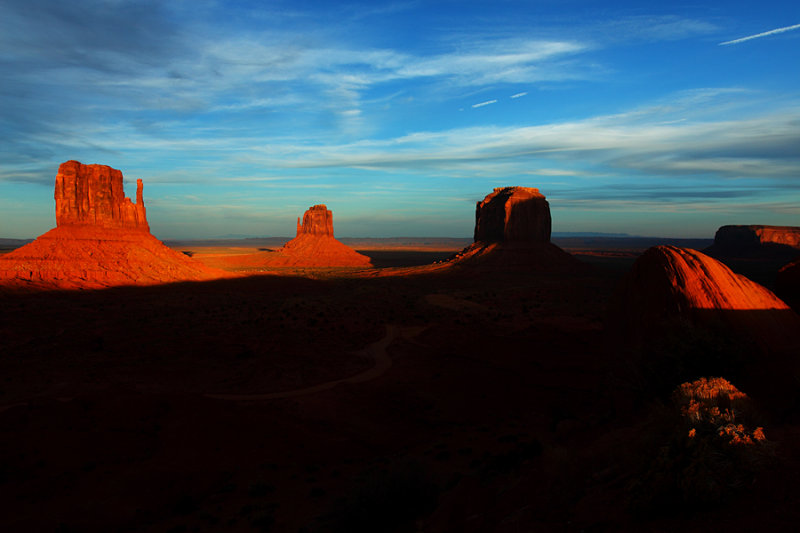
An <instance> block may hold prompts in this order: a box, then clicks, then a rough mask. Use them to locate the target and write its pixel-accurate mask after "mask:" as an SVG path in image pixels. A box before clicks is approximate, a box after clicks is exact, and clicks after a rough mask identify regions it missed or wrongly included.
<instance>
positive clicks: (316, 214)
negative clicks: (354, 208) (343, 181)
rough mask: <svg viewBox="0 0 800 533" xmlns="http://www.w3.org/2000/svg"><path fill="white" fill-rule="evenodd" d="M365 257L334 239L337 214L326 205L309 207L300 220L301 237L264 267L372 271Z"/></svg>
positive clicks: (298, 224)
mask: <svg viewBox="0 0 800 533" xmlns="http://www.w3.org/2000/svg"><path fill="white" fill-rule="evenodd" d="M371 265H372V263H371V262H370V259H369V257H367V256H365V255H362V254H360V253H358V252H356V251H355V250H353V249H352V248H350V247H349V246H347V245H346V244H342V243H341V242H339V241H338V240H336V239H335V238H334V236H333V214H332V213H331V211H330V210H329V209H328V208H327V207H326V206H325V205H322V204H320V205H315V206H312V207H309V208H308V210H307V211H306V212H305V213H304V214H303V218H302V222H301V219H300V218H298V219H297V236H296V237H295V238H294V239H292V240H291V241H289V242H287V243H286V244H284V245H283V247H282V248H280V249H279V250H277V252H276V253H274V254H270V255H269V256H267V257H266V258H265V260H264V262H263V266H280V267H282V266H287V267H289V266H291V267H368V266H371Z"/></svg>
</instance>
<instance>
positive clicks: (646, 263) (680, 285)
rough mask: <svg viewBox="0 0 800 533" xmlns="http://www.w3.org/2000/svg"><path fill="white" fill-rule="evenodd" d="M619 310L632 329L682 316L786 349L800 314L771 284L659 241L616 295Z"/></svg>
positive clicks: (647, 329) (644, 331) (649, 328)
mask: <svg viewBox="0 0 800 533" xmlns="http://www.w3.org/2000/svg"><path fill="white" fill-rule="evenodd" d="M617 306H618V309H617V311H618V314H621V315H622V316H621V317H619V318H620V319H622V320H623V322H624V323H625V328H626V329H627V331H629V332H631V333H632V334H639V335H644V336H647V335H648V333H652V332H653V331H654V330H656V329H657V328H658V327H659V325H660V324H663V323H665V322H666V321H670V320H675V319H679V320H683V321H688V322H689V323H692V324H695V325H711V324H715V325H720V324H721V325H724V326H725V327H726V328H727V331H729V332H730V334H731V335H737V336H740V335H741V336H744V337H748V338H749V339H750V340H753V341H755V342H757V343H758V344H759V345H761V346H763V347H765V348H770V349H775V350H780V351H784V350H785V349H786V348H787V347H788V346H796V345H797V344H798V337H797V331H800V316H798V315H797V314H796V313H794V312H793V311H792V310H791V309H790V308H789V307H788V306H787V305H786V304H785V303H784V302H783V301H781V300H780V299H779V298H778V297H776V296H775V295H774V294H773V293H772V292H770V291H769V290H768V289H766V288H764V287H762V286H761V285H759V284H757V283H755V282H753V281H750V280H749V279H747V278H746V277H744V276H741V275H739V274H736V273H734V272H733V271H731V270H730V269H729V268H728V267H727V266H725V265H724V264H722V263H721V262H719V261H717V260H716V259H713V258H711V257H709V256H707V255H705V254H703V253H700V252H698V251H696V250H690V249H686V248H678V247H675V246H655V247H653V248H650V249H648V250H647V251H646V252H645V253H644V254H642V255H641V256H640V257H639V258H638V259H637V260H636V262H635V263H634V265H633V267H632V268H631V271H630V272H629V274H628V276H627V277H626V280H625V282H624V284H623V287H622V289H621V291H620V294H619V295H618V302H617Z"/></svg>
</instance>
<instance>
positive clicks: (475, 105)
mask: <svg viewBox="0 0 800 533" xmlns="http://www.w3.org/2000/svg"><path fill="white" fill-rule="evenodd" d="M496 103H497V100H486V101H485V102H481V103H479V104H472V106H471V107H472V108H473V109H474V108H477V107H483V106H487V105H492V104H496Z"/></svg>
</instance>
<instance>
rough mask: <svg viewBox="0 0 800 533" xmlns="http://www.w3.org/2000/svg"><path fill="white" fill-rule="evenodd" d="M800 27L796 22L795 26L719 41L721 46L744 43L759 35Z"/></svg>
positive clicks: (763, 35) (764, 35)
mask: <svg viewBox="0 0 800 533" xmlns="http://www.w3.org/2000/svg"><path fill="white" fill-rule="evenodd" d="M796 29H800V24H795V25H794V26H786V27H785V28H778V29H776V30H769V31H765V32H764V33H757V34H755V35H749V36H747V37H742V38H741V39H734V40H732V41H725V42H724V43H719V45H720V46H722V45H725V44H737V43H743V42H744V41H749V40H750V39H758V38H759V37H766V36H767V35H774V34H776V33H783V32H785V31H792V30H796Z"/></svg>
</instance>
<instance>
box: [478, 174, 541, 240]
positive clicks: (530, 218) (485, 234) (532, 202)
mask: <svg viewBox="0 0 800 533" xmlns="http://www.w3.org/2000/svg"><path fill="white" fill-rule="evenodd" d="M550 225H551V219H550V204H548V203H547V200H546V199H545V197H544V195H543V194H541V193H540V192H539V189H534V188H532V187H498V188H496V189H495V190H494V192H492V193H491V194H489V195H488V196H486V198H484V199H483V201H482V202H478V205H477V206H476V207H475V242H484V243H492V242H550Z"/></svg>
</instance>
